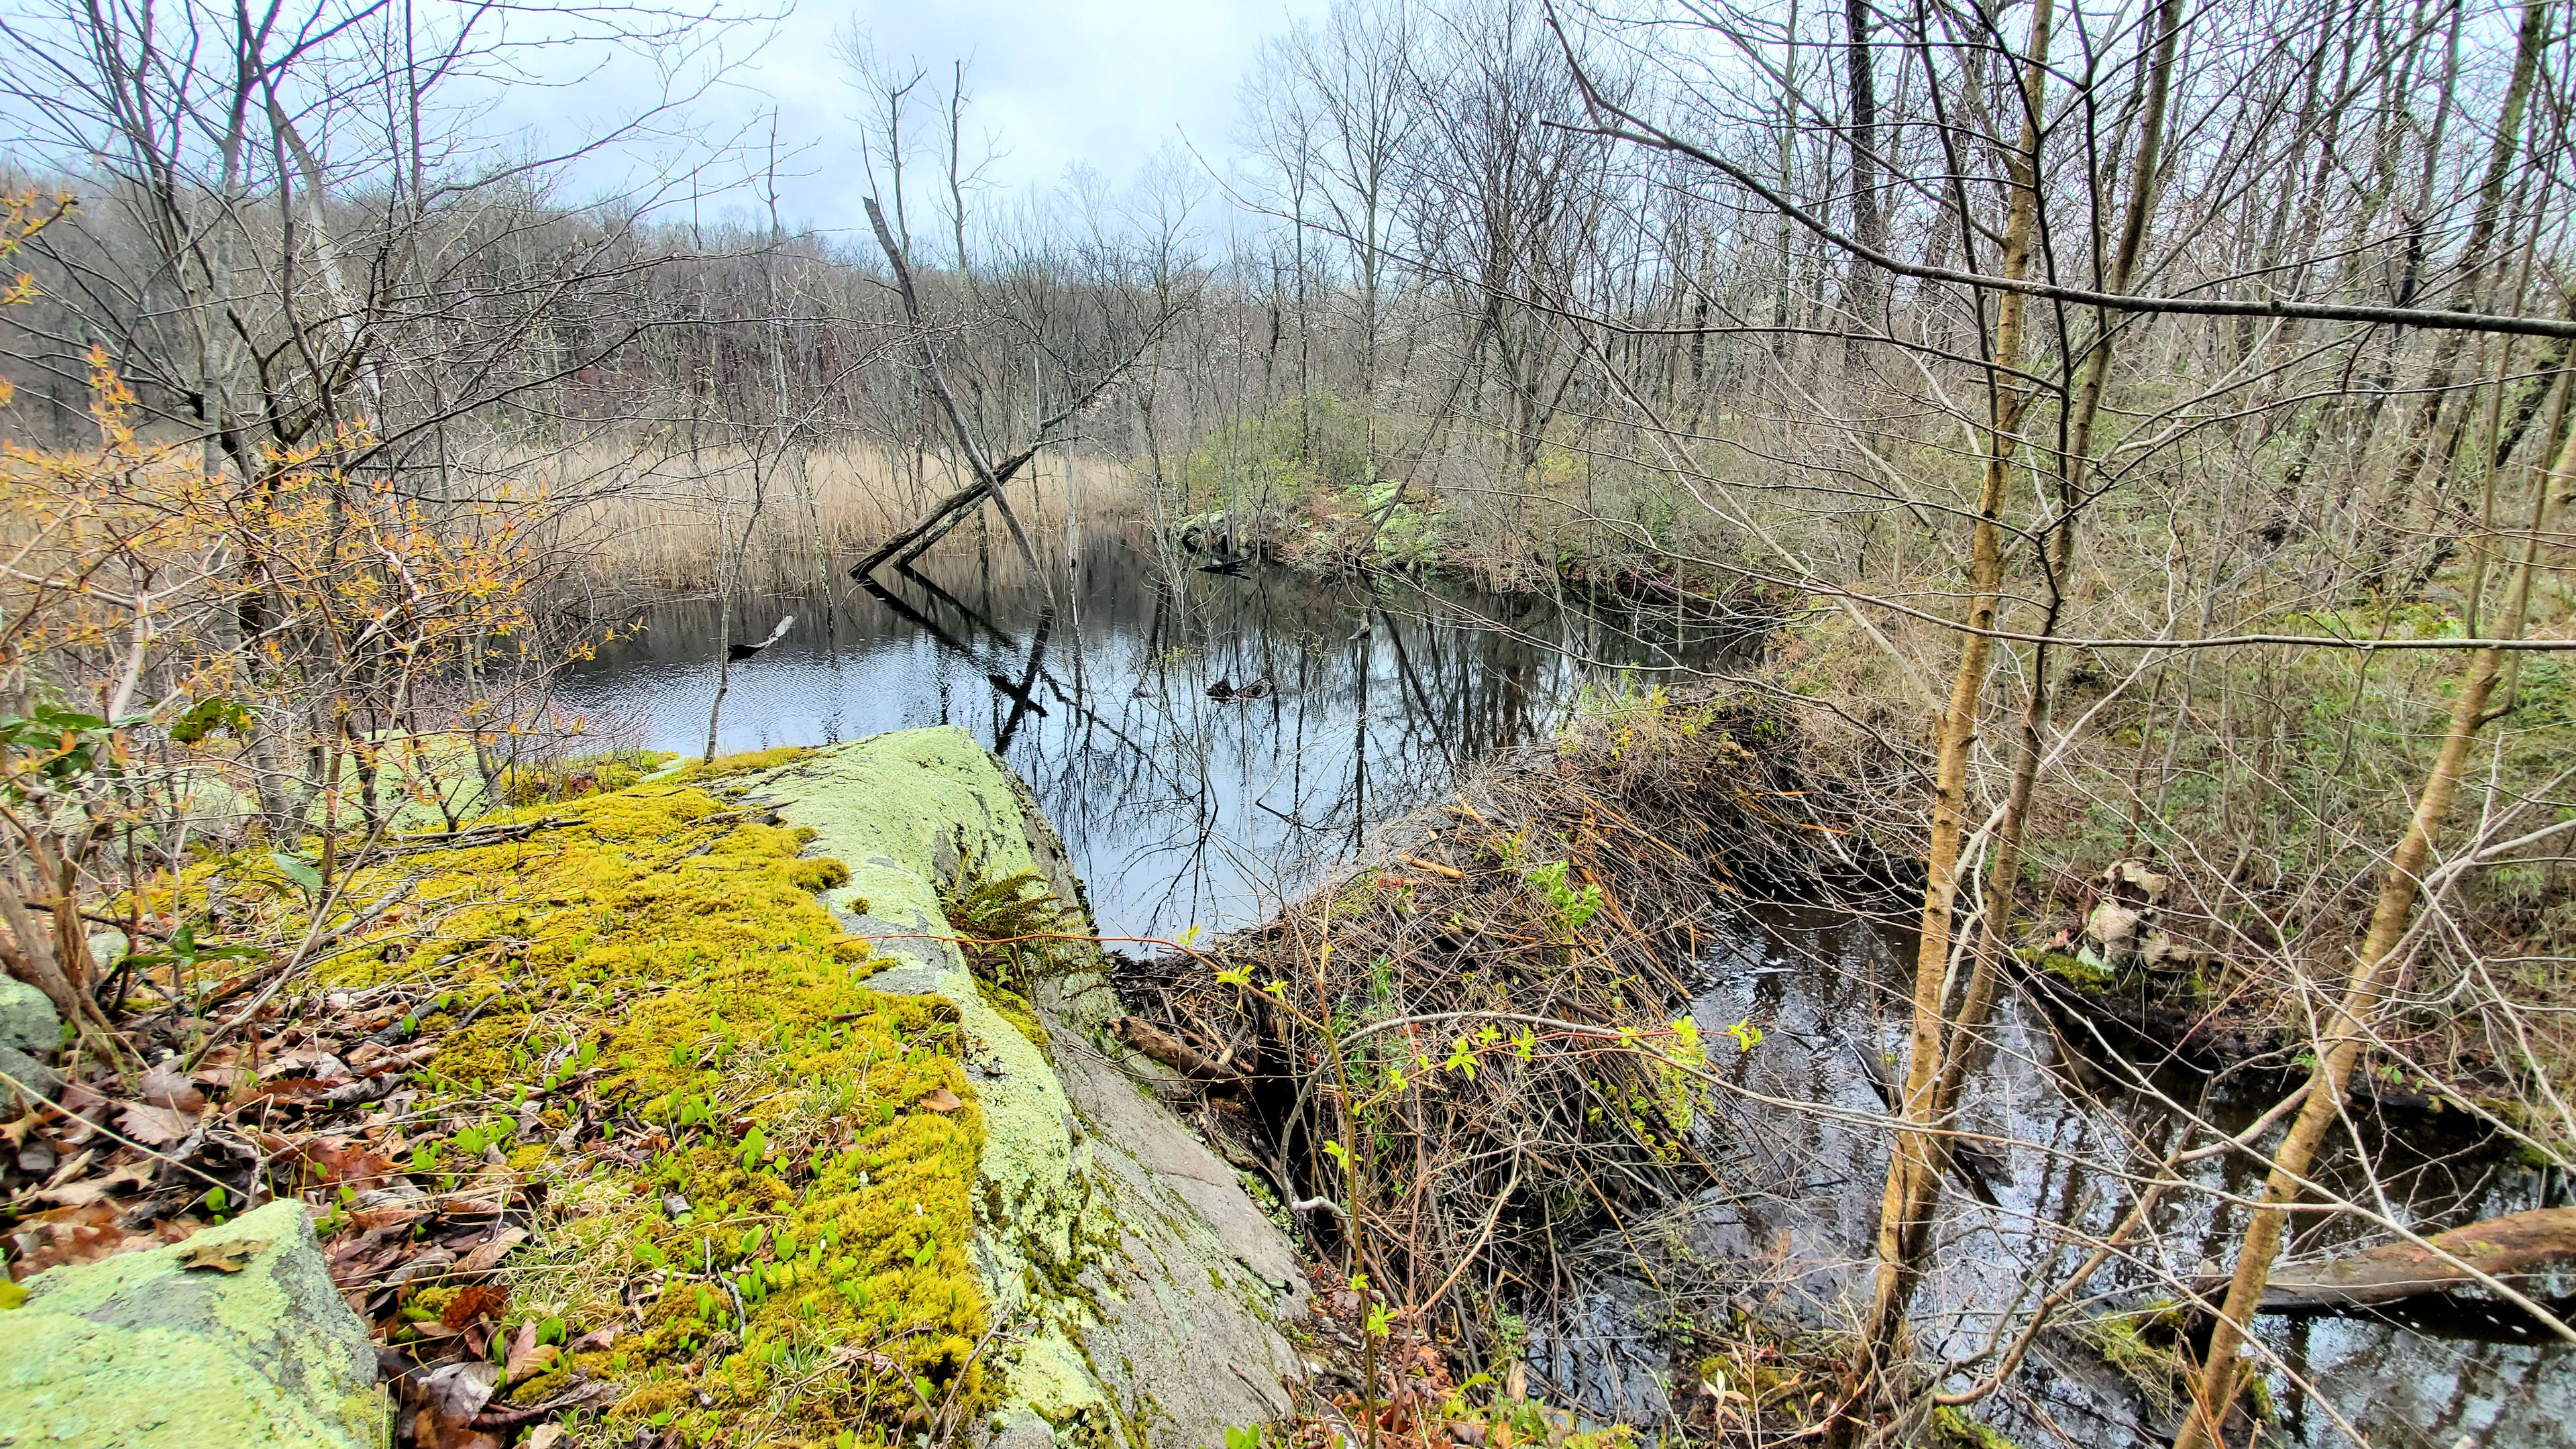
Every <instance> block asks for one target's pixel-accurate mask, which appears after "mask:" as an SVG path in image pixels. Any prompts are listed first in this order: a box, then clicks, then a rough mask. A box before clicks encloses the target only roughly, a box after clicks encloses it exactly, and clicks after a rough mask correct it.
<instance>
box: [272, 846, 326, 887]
mask: <svg viewBox="0 0 2576 1449" xmlns="http://www.w3.org/2000/svg"><path fill="white" fill-rule="evenodd" d="M268 859H269V863H270V864H272V865H275V866H276V867H277V873H278V874H280V875H282V876H285V877H286V878H287V879H288V880H291V881H293V882H295V884H296V885H297V886H299V887H301V888H302V889H303V891H304V893H305V894H306V895H308V896H318V895H320V894H322V872H320V871H318V870H316V869H314V868H313V866H312V863H311V862H309V861H306V860H303V859H300V858H298V857H296V856H292V855H288V854H286V853H285V852H284V851H274V852H271V853H270V855H269V857H268Z"/></svg>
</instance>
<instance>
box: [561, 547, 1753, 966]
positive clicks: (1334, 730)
mask: <svg viewBox="0 0 2576 1449" xmlns="http://www.w3.org/2000/svg"><path fill="white" fill-rule="evenodd" d="M1006 563H1007V564H1009V565H1010V566H1009V567H1005V566H1004V565H1005V564H1006ZM886 578H887V580H888V583H889V587H887V588H886V589H885V590H884V591H883V592H881V593H880V592H871V591H869V590H867V589H865V588H862V587H861V586H858V585H856V584H846V585H843V586H840V587H836V588H834V589H833V590H832V591H830V592H829V593H823V594H809V595H805V596H801V597H772V598H762V599H757V600H752V601H749V602H747V603H743V602H738V603H737V604H736V605H735V608H734V618H733V621H732V624H731V627H730V630H729V631H728V633H727V635H726V637H727V638H729V639H730V640H731V641H733V642H736V643H740V642H744V641H756V640H759V639H761V638H763V637H765V636H766V635H767V634H768V633H769V632H770V631H771V629H772V628H773V627H774V626H775V624H776V621H777V620H779V619H780V618H783V617H787V616H791V615H792V616H793V617H794V619H795V623H794V624H793V625H792V626H791V627H790V628H789V629H788V631H787V633H786V635H785V636H784V637H782V638H781V639H780V640H779V642H778V643H776V644H774V645H771V646H769V647H768V648H766V649H763V650H762V651H761V652H760V653H759V654H757V655H756V656H754V657H753V658H751V659H749V660H746V661H743V662H742V663H740V664H736V665H734V666H733V669H732V674H731V679H730V681H729V684H728V687H727V689H726V692H725V699H724V707H723V712H722V715H721V717H720V718H719V719H718V721H717V729H716V735H717V740H716V743H717V748H718V750H719V751H720V752H724V753H731V752H734V751H738V750H756V749H766V748H769V747H771V746H775V745H814V744H828V743H831V742H833V741H836V740H845V739H855V738H858V737H860V736H863V735H870V734H875V733H877V732H879V731H883V730H892V729H906V728H911V727H914V726H919V725H941V724H950V725H961V726H964V727H965V728H966V729H967V730H968V731H970V732H971V733H973V734H974V736H975V737H976V738H977V739H978V740H980V741H982V742H983V743H984V744H985V745H987V746H989V747H991V748H992V749H993V750H995V751H996V752H997V753H999V754H1000V755H1001V756H1002V757H1003V758H1004V759H1005V760H1007V761H1008V762H1009V763H1010V765H1011V767H1012V768H1013V769H1015V770H1017V771H1018V772H1019V774H1020V776H1021V778H1023V779H1025V780H1027V781H1028V782H1029V783H1030V784H1031V786H1033V787H1034V788H1035V789H1036V791H1037V794H1038V799H1039V803H1040V804H1042V805H1043V806H1044V807H1045V809H1046V812H1047V816H1048V818H1049V819H1050V820H1052V821H1053V822H1054V823H1055V827H1056V829H1057V830H1058V831H1059V832H1060V833H1062V835H1063V836H1064V839H1065V844H1066V846H1067V848H1068V849H1069V850H1070V851H1071V852H1072V854H1073V859H1074V864H1075V866H1076V868H1077V869H1078V870H1079V871H1080V872H1081V875H1082V879H1083V880H1084V882H1085V883H1086V885H1087V886H1088V888H1089V890H1090V894H1091V902H1092V906H1093V909H1094V911H1095V913H1096V914H1097V915H1098V917H1099V921H1100V926H1101V930H1102V931H1103V932H1104V933H1106V934H1109V935H1113V936H1129V937H1169V936H1171V935H1173V934H1175V933H1177V932H1181V931H1185V930H1188V929H1189V928H1190V927H1192V926H1198V927H1201V928H1203V929H1206V930H1210V931H1216V930H1223V929H1227V928H1229V927H1233V926H1238V925H1242V924H1245V923H1247V922H1250V921H1253V920H1257V919H1259V918H1260V917H1261V916H1263V915H1264V914H1266V913H1267V912H1268V911H1269V910H1270V909H1271V908H1272V907H1273V906H1275V905H1276V903H1277V902H1278V901H1279V899H1280V898H1281V895H1282V893H1283V892H1285V893H1294V892H1295V891H1296V890H1297V888H1298V887H1299V886H1300V885H1302V884H1303V883H1304V882H1305V881H1307V880H1309V879H1311V878H1312V876H1313V873H1314V872H1315V871H1317V870H1319V869H1321V868H1323V867H1325V866H1327V865H1329V863H1330V862H1331V861H1332V860H1333V859H1334V858H1335V857H1336V856H1337V855H1339V854H1340V853H1341V852H1342V851H1345V850H1347V849H1348V848H1349V847H1350V846H1351V845H1352V844H1353V843H1355V842H1356V841H1358V840H1359V839H1360V838H1362V836H1364V835H1365V834H1366V832H1367V830H1368V829H1369V827H1370V826H1372V825H1375V824H1378V823H1379V822H1382V821H1385V820H1388V819H1392V818H1394V817H1396V816H1399V815H1402V814H1404V813H1406V812H1407V811H1410V810H1413V809H1415V808H1417V807H1419V806H1422V805H1424V804H1427V803H1430V802H1431V801H1433V800H1436V799H1439V798H1441V797H1442V796H1444V795H1446V794H1447V793H1448V791H1449V790H1450V788H1451V786H1452V784H1453V782H1454V781H1455V780H1456V779H1457V775H1458V771H1460V770H1461V769H1464V768H1468V767H1471V766H1473V765H1475V764H1477V763H1478V762H1480V761H1482V760H1484V759H1486V758H1487V757H1489V756H1491V755H1492V754H1493V753H1494V752H1495V751H1497V750H1500V749H1503V748H1505V747H1507V746H1510V745H1515V744H1520V743H1523V742H1525V741H1529V740H1534V739H1541V738H1545V737H1547V735H1548V734H1549V733H1550V732H1551V731H1553V730H1555V729H1556V728H1558V727H1559V726H1560V725H1561V724H1563V723H1564V722H1565V721H1566V720H1567V718H1568V717H1569V715H1570V712H1571V711H1572V710H1573V709H1575V708H1576V707H1577V706H1578V704H1579V702H1580V701H1581V700H1582V698H1583V697H1584V695H1585V693H1586V691H1594V690H1631V689H1646V688H1650V687H1652V686H1653V684H1654V683H1656V682H1657V681H1658V680H1659V679H1660V678H1662V677H1663V672H1662V671H1663V669H1664V668H1665V667H1667V666H1670V665H1672V664H1675V663H1678V662H1688V663H1692V664H1705V663H1709V662H1712V661H1714V660H1716V659H1717V658H1718V657H1719V656H1720V654H1721V653H1722V650H1723V646H1724V644H1725V642H1726V641H1727V640H1728V639H1729V638H1733V637H1736V636H1739V635H1740V633H1741V629H1740V627H1738V628H1735V629H1733V630H1729V629H1727V628H1726V627H1725V626H1722V625H1713V624H1712V625H1701V624H1685V626H1684V627H1683V630H1682V634H1683V637H1682V640H1681V642H1680V643H1679V645H1678V646H1676V645H1675V644H1674V642H1673V641H1674V639H1675V625H1674V621H1673V620H1671V619H1669V618H1665V619H1659V620H1656V621H1655V622H1654V628H1653V630H1652V631H1651V632H1650V631H1649V630H1648V629H1646V628H1643V627H1640V626H1638V625H1637V624H1636V621H1634V620H1626V619H1623V618H1621V617H1620V616H1619V615H1618V614H1617V613H1615V612H1614V611H1609V610H1600V609H1591V608H1586V607H1582V606H1580V605H1577V604H1574V603H1571V602H1568V601H1562V600H1556V599H1550V598H1546V597H1533V596H1518V597H1505V596H1500V595H1492V594H1479V593H1476V592H1473V591H1469V590H1461V589H1454V588H1432V587H1423V586H1416V585H1412V584H1409V583H1403V582H1391V583H1381V584H1379V585H1378V586H1376V587H1375V588H1374V589H1372V588H1370V587H1365V586H1362V585H1360V584H1357V583H1352V582H1326V581H1320V580H1317V579H1313V578H1310V577H1305V576H1301V575H1296V574H1291V573H1287V572H1285V571H1281V570H1275V569H1259V568H1255V569H1252V570H1248V571H1245V572H1242V573H1236V574H1228V573H1217V572H1210V571H1206V570H1202V569H1200V568H1196V567H1193V566H1192V565H1191V563H1190V562H1188V561H1184V560H1178V559H1173V558H1170V557H1166V556H1160V555H1158V554H1157V553H1155V552H1154V551H1153V550H1152V549H1151V548H1150V547H1148V546H1147V544H1146V543H1145V541H1143V540H1141V539H1133V538H1124V537H1118V536H1107V537H1102V536H1097V535H1095V537H1094V539H1093V541H1092V542H1091V543H1090V545H1089V546H1088V547H1087V548H1086V549H1085V550H1084V552H1083V553H1082V554H1081V555H1080V556H1079V558H1078V559H1077V560H1076V561H1075V566H1073V567H1070V568H1064V567H1062V566H1061V565H1059V571H1058V572H1057V573H1056V575H1055V576H1054V577H1053V578H1052V579H1051V580H1048V581H1045V582H1043V583H1042V582H1041V581H1040V580H1037V579H1034V578H1032V577H1030V576H1029V575H1028V574H1027V573H1026V571H1025V570H1022V569H1020V568H1018V567H1017V566H1016V560H1003V559H993V560H991V561H989V562H979V561H977V560H976V559H975V558H973V557H972V556H964V557H960V556H955V555H946V556H939V557H935V558H932V559H928V560H925V561H924V562H923V563H922V565H921V566H920V568H919V571H918V572H917V573H913V574H910V575H897V574H894V573H892V572H891V571H889V572H888V574H887V575H886ZM1046 583H1052V585H1053V587H1052V588H1049V587H1047V586H1046ZM637 617H639V618H640V619H641V622H642V624H643V629H642V630H641V632H640V633H638V634H637V635H636V636H635V637H633V638H631V639H621V640H618V641H616V642H613V643H610V644H608V645H606V646H604V647H603V648H602V649H601V650H600V652H599V655H598V657H597V658H595V659H593V660H590V661H588V662H586V663H584V664H582V665H580V666H578V667H577V669H576V672H575V673H574V674H573V675H572V676H571V678H570V679H569V680H568V681H566V682H565V684H564V685H563V686H561V687H560V688H559V689H558V691H557V698H558V702H559V703H560V704H561V705H563V706H564V707H566V708H569V709H572V710H576V711H580V712H585V713H588V714H590V715H592V716H593V717H594V719H595V721H596V722H597V724H596V727H597V728H601V729H605V730H608V731H610V732H612V733H613V734H614V735H615V736H616V737H619V738H622V739H628V740H631V741H632V742H633V743H635V744H640V745H645V746H648V747H651V748H654V749H661V750H676V751H685V752H687V753H689V754H691V755H696V754H698V753H700V752H702V751H704V750H705V748H706V744H707V724H708V712H709V710H710V708H711V707H712V706H713V705H714V702H715V695H716V686H717V673H718V661H719V659H721V658H722V656H723V653H724V650H723V649H722V648H720V647H719V643H718V617H717V612H716V607H715V605H714V603H713V602H712V601H709V600H703V599H701V600H674V601H670V602H666V603H661V604H656V605H652V606H649V607H646V608H645V609H643V610H642V611H641V612H640V614H639V615H638V616H637Z"/></svg>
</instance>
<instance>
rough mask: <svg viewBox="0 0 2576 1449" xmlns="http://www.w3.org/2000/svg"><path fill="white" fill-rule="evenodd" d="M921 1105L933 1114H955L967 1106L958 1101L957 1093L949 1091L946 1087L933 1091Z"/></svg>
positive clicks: (923, 1099) (922, 1100)
mask: <svg viewBox="0 0 2576 1449" xmlns="http://www.w3.org/2000/svg"><path fill="white" fill-rule="evenodd" d="M921 1105H923V1106H924V1107H927V1108H929V1109H930V1110H931V1111H933V1112H954V1111H956V1110H957V1109H958V1108H960V1107H963V1106H965V1105H966V1104H965V1103H964V1102H962V1101H960V1100H958V1097H957V1094H956V1093H955V1092H952V1091H950V1090H948V1089H947V1088H946V1087H941V1088H938V1089H937V1090H935V1091H933V1092H932V1093H931V1094H930V1095H929V1096H927V1097H924V1098H922V1099H921Z"/></svg>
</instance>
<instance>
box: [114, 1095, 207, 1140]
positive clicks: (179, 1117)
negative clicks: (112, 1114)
mask: <svg viewBox="0 0 2576 1449" xmlns="http://www.w3.org/2000/svg"><path fill="white" fill-rule="evenodd" d="M116 1130H117V1131H119V1132H122V1133H124V1134H125V1135H126V1136H128V1137H131V1138H133V1139H134V1140H135V1141H137V1142H140V1143H142V1144H144V1145H145V1146H147V1147H167V1146H169V1145H170V1144H171V1143H173V1142H179V1141H184V1140H185V1139H186V1138H187V1136H188V1134H189V1133H191V1132H194V1131H196V1130H197V1119H196V1118H195V1117H193V1116H191V1115H189V1114H188V1113H186V1112H180V1111H174V1110H172V1109H171V1108H168V1107H153V1106H147V1105H145V1104H143V1103H140V1102H134V1103H128V1104H127V1106H126V1108H125V1110H124V1111H122V1112H119V1113H117V1114H116Z"/></svg>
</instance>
